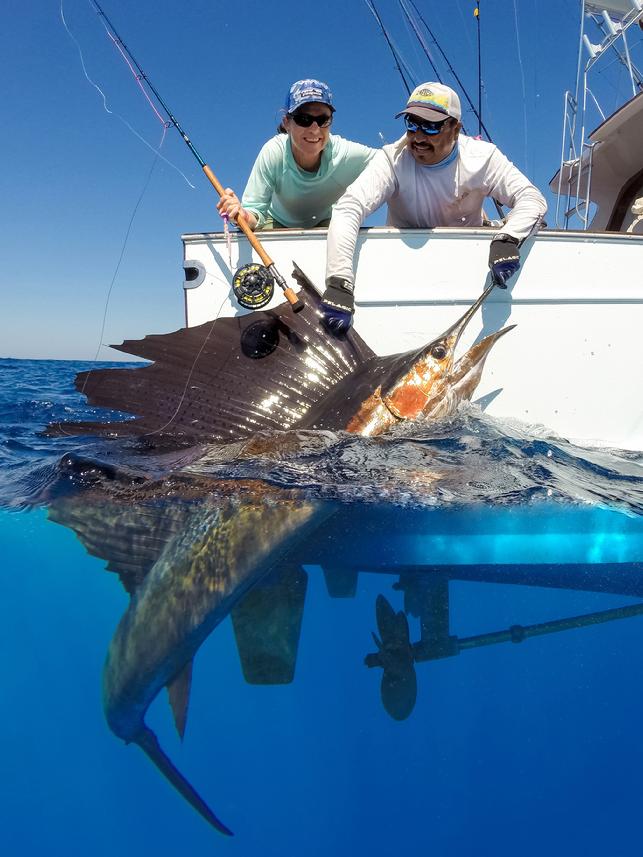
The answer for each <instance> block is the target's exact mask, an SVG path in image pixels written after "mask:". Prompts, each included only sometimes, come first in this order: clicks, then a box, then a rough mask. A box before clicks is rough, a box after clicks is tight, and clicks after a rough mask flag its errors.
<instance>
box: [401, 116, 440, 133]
mask: <svg viewBox="0 0 643 857" xmlns="http://www.w3.org/2000/svg"><path fill="white" fill-rule="evenodd" d="M449 118H450V117H449V116H447V118H446V119H441V120H440V121H439V122H429V121H428V120H425V121H421V120H420V119H418V118H417V116H409V114H408V113H405V114H404V124H405V125H406V130H407V131H410V132H411V133H412V134H415V132H416V131H421V132H422V133H423V134H427V135H428V136H429V137H432V136H434V135H435V134H439V133H440V131H441V130H442V129H443V128H444V126H445V124H446V123H447V122H448V121H449Z"/></svg>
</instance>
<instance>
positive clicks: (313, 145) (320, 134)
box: [283, 101, 333, 168]
mask: <svg viewBox="0 0 643 857" xmlns="http://www.w3.org/2000/svg"><path fill="white" fill-rule="evenodd" d="M300 117H301V120H303V121H305V122H308V121H309V120H310V117H313V118H314V119H319V121H320V122H321V123H322V125H325V127H324V128H320V127H319V124H318V123H317V122H311V123H310V124H309V125H308V127H306V126H305V125H298V124H297V120H298V119H299V118H300ZM332 118H333V113H332V110H331V109H330V107H329V106H328V105H327V104H320V103H319V102H318V101H311V102H310V103H309V104H302V106H301V107H298V108H297V110H295V112H294V113H292V114H290V115H289V116H286V117H285V118H284V120H283V121H284V128H285V129H286V131H287V132H288V134H289V135H290V145H291V146H292V151H293V155H294V156H295V160H296V161H297V163H298V164H300V166H304V168H306V166H309V165H311V164H314V163H315V162H316V161H319V159H320V157H321V153H322V151H323V150H324V146H325V145H326V143H327V142H328V136H329V134H330V126H331V122H332ZM329 120H330V121H329ZM326 123H327V124H326Z"/></svg>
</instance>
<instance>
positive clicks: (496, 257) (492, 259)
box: [489, 234, 520, 289]
mask: <svg viewBox="0 0 643 857" xmlns="http://www.w3.org/2000/svg"><path fill="white" fill-rule="evenodd" d="M519 243H520V242H519V241H518V239H517V238H514V237H513V235H505V234H500V235H496V237H495V238H494V239H493V241H492V242H491V247H490V248H489V267H490V268H491V276H492V278H493V281H494V283H495V284H496V285H497V286H499V287H500V288H501V289H506V288H507V280H508V279H509V277H511V276H512V275H513V274H515V273H516V271H517V270H518V268H519V267H520V253H519V252H518V244H519Z"/></svg>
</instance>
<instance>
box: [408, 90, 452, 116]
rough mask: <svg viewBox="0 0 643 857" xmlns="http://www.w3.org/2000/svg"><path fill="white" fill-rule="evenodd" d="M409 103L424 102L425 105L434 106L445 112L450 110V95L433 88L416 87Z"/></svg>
mask: <svg viewBox="0 0 643 857" xmlns="http://www.w3.org/2000/svg"><path fill="white" fill-rule="evenodd" d="M409 104H422V105H423V106H425V107H434V108H435V109H436V110H441V111H442V112H443V113H448V112H449V96H448V95H441V94H440V93H438V92H434V91H433V90H432V89H416V90H415V92H413V93H412V94H411V97H410V98H409Z"/></svg>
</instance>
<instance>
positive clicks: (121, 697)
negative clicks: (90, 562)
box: [49, 462, 335, 835]
mask: <svg viewBox="0 0 643 857" xmlns="http://www.w3.org/2000/svg"><path fill="white" fill-rule="evenodd" d="M77 464H78V462H77ZM94 470H95V469H94ZM114 478H116V480H118V479H119V476H118V475H116V477H114V473H112V474H110V490H109V491H105V490H102V491H96V490H95V488H96V486H94V487H93V488H92V489H90V492H91V493H90V494H88V493H87V491H82V492H80V493H72V494H71V495H69V494H67V495H65V496H62V497H59V498H56V499H55V500H54V501H53V502H52V503H51V504H50V506H49V517H50V519H51V520H53V521H55V522H56V523H59V524H62V525H64V526H66V527H69V528H71V529H72V530H74V532H75V533H76V535H77V536H78V538H79V539H80V540H81V542H82V543H84V545H85V547H86V548H87V550H88V551H90V552H91V553H92V554H94V555H96V556H100V557H102V558H104V559H107V560H108V569H110V570H117V571H118V572H119V575H120V577H121V581H122V582H123V584H124V586H125V588H126V589H127V590H128V591H129V593H130V596H131V598H130V602H129V605H128V607H127V609H126V611H125V613H124V614H123V616H122V618H121V620H120V622H119V624H118V626H117V628H116V630H115V632H114V634H113V636H112V639H111V641H110V644H109V649H108V652H107V657H106V659H105V664H104V668H103V694H102V696H103V709H104V713H105V718H106V720H107V723H108V725H109V727H110V729H111V731H112V732H113V733H114V734H115V735H116V736H117V737H119V738H121V739H122V740H123V741H125V742H126V743H127V744H135V745H137V746H138V747H140V748H141V749H142V750H143V752H144V753H145V754H146V755H147V756H148V757H149V759H150V760H151V761H152V762H153V763H154V765H155V766H156V767H157V768H158V770H159V771H160V772H161V773H162V774H163V775H164V776H165V777H166V778H167V780H168V781H169V782H170V783H171V784H172V786H174V788H175V789H176V790H177V791H178V792H179V793H180V794H181V795H182V796H183V797H184V798H185V799H186V800H187V801H188V803H190V804H191V806H192V807H194V809H196V811H197V812H198V813H199V814H200V815H201V816H202V817H203V818H204V819H205V820H206V821H207V822H208V823H209V824H211V825H212V827H214V828H215V829H216V830H218V831H219V832H221V833H223V834H226V835H232V832H231V830H230V828H229V827H228V826H227V825H226V824H225V823H224V822H223V821H221V820H220V819H219V818H218V816H217V815H216V814H215V813H214V812H213V810H212V809H211V808H210V806H209V805H208V804H207V803H206V801H205V800H204V799H203V798H202V797H201V795H200V794H199V793H198V791H197V790H196V789H195V788H194V786H193V785H192V784H191V783H190V782H189V781H188V779H187V778H186V777H185V776H184V775H183V774H182V773H181V772H180V771H179V770H178V768H177V767H176V766H175V765H174V763H173V762H172V761H171V760H170V759H169V757H168V756H167V755H166V753H165V751H164V750H163V749H162V747H161V746H160V744H159V741H158V739H157V737H156V735H155V734H154V732H153V731H152V730H151V729H150V728H149V727H148V726H147V724H146V722H145V715H146V713H147V710H148V708H149V706H150V705H151V704H152V702H153V701H154V700H155V699H156V697H157V696H158V695H159V693H160V692H161V691H162V690H163V689H164V688H166V689H167V691H168V695H169V701H170V705H171V707H172V710H173V713H174V720H175V724H176V727H177V731H178V732H179V735H180V736H181V737H183V733H184V730H185V725H186V719H187V709H188V702H189V694H190V685H191V674H192V664H193V660H194V657H195V655H196V653H197V651H198V649H199V648H200V646H201V645H202V644H203V642H204V641H205V640H206V639H207V637H208V636H209V635H210V634H211V633H212V631H213V630H214V629H215V628H216V627H217V625H219V624H220V623H221V622H222V621H223V619H225V618H226V616H228V614H230V613H231V612H232V613H233V616H234V611H235V608H237V606H238V605H240V604H241V603H243V599H244V596H245V595H246V594H247V593H248V592H249V591H250V590H251V589H252V588H253V587H254V586H255V585H256V584H258V583H259V582H260V581H261V580H262V579H263V578H265V577H266V575H269V574H270V572H271V571H272V570H274V569H275V568H283V566H284V564H285V563H286V562H287V559H286V558H287V556H288V554H289V553H290V552H291V551H292V550H293V549H294V548H296V547H297V546H298V545H299V544H301V543H302V541H304V540H305V539H306V538H307V537H308V536H309V534H310V533H311V532H313V531H314V530H316V529H318V528H319V527H320V526H321V525H322V524H323V523H324V521H326V520H327V519H328V517H329V516H330V515H332V514H333V513H334V511H335V509H334V507H333V506H332V505H331V504H327V503H323V502H320V501H306V500H302V499H301V498H300V497H298V496H296V495H294V494H293V493H292V492H289V491H287V490H284V489H277V488H274V487H272V486H269V485H267V484H266V483H264V482H260V481H257V480H246V481H243V482H239V481H230V482H227V481H223V480H216V481H214V480H211V481H210V482H209V484H208V485H207V489H206V485H205V480H203V482H202V483H199V479H198V477H191V478H190V480H189V481H188V482H187V483H186V488H187V490H186V492H184V494H185V496H176V494H175V496H173V497H172V498H171V499H169V500H168V499H165V498H163V501H162V502H159V496H161V497H162V495H163V492H164V491H167V487H166V480H165V479H163V480H160V481H159V482H158V483H154V482H152V481H151V480H150V482H149V483H148V484H146V485H144V486H143V487H139V488H138V489H137V494H139V495H142V496H139V497H138V499H137V500H134V501H133V499H132V498H133V494H132V491H131V484H130V483H129V480H128V479H124V483H123V485H124V488H123V490H122V491H121V490H120V489H119V487H118V486H114V484H113V482H114ZM175 488H176V493H178V492H179V491H180V488H179V487H177V486H175ZM197 488H200V489H201V496H200V497H199V498H198V499H194V497H193V496H192V494H196V490H195V489H197ZM121 493H122V496H120V494H121ZM245 610H246V613H247V612H248V608H247V607H246V608H245ZM237 621H238V619H237ZM248 621H249V622H250V624H252V621H253V617H252V616H251V615H250V616H249V618H248ZM235 630H238V628H235ZM295 656H296V655H295V654H294V653H293V655H292V657H293V659H294V657H295Z"/></svg>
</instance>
